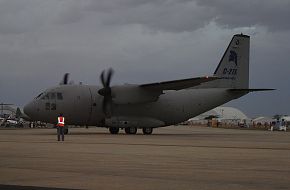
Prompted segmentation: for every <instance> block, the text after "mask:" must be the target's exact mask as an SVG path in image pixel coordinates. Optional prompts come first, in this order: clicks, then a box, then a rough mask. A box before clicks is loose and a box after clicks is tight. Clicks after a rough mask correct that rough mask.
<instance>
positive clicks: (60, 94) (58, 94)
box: [56, 92, 63, 100]
mask: <svg viewBox="0 0 290 190" xmlns="http://www.w3.org/2000/svg"><path fill="white" fill-rule="evenodd" d="M56 95H57V99H58V100H62V99H63V97H62V93H60V92H58V93H56Z"/></svg>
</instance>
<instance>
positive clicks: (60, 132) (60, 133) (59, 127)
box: [56, 114, 64, 141]
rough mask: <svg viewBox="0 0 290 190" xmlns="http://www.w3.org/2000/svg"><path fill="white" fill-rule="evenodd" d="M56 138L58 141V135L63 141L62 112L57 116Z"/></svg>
mask: <svg viewBox="0 0 290 190" xmlns="http://www.w3.org/2000/svg"><path fill="white" fill-rule="evenodd" d="M56 128H57V140H58V141H60V136H61V140H62V141H64V117H63V115H62V114H59V116H58V117H57V125H56Z"/></svg>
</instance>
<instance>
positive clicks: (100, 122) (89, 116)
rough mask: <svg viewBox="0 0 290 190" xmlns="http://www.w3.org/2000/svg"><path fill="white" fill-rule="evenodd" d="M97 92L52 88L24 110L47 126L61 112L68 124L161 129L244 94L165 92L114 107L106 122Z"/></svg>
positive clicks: (211, 90)
mask: <svg viewBox="0 0 290 190" xmlns="http://www.w3.org/2000/svg"><path fill="white" fill-rule="evenodd" d="M99 89H100V87H98V86H91V85H60V86H57V87H53V88H50V89H47V90H46V91H45V92H44V93H43V94H42V95H41V96H39V97H37V98H35V99H34V100H33V101H32V102H31V103H29V104H27V105H26V106H25V108H24V111H25V113H26V114H27V115H29V117H30V118H31V119H32V120H38V121H42V122H47V123H56V121H57V116H58V115H59V114H60V113H63V114H64V116H65V118H66V124H69V125H80V126H88V125H89V126H99V127H104V126H107V127H110V126H114V127H126V126H134V125H136V126H135V127H140V128H141V127H147V126H149V127H162V126H168V125H172V124H177V123H180V122H183V121H186V120H188V119H189V118H192V117H195V116H197V115H199V114H201V113H204V112H206V111H208V110H210V109H212V108H215V107H217V106H219V105H222V104H224V103H226V102H228V101H230V100H232V99H236V98H239V97H241V96H243V95H245V94H246V93H245V92H230V91H228V89H226V88H206V89H198V88H188V89H183V90H179V91H174V90H170V91H164V94H162V95H160V96H159V98H158V99H157V101H155V102H149V103H140V104H113V106H112V110H113V112H112V117H111V118H109V119H108V118H105V115H104V114H103V112H102V101H103V97H102V96H101V95H99V93H98V90H99ZM53 93H54V94H57V93H61V96H62V97H61V99H58V98H57V97H56V95H54V96H53V97H54V98H52V97H51V94H53ZM45 97H46V98H45ZM124 124H127V125H124ZM142 125H146V126H142Z"/></svg>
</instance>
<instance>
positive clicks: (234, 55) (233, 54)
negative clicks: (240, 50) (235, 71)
mask: <svg viewBox="0 0 290 190" xmlns="http://www.w3.org/2000/svg"><path fill="white" fill-rule="evenodd" d="M231 61H233V62H235V64H236V66H238V55H237V53H236V52H235V51H233V50H231V51H230V56H229V62H231Z"/></svg>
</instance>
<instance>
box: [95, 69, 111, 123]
mask: <svg viewBox="0 0 290 190" xmlns="http://www.w3.org/2000/svg"><path fill="white" fill-rule="evenodd" d="M113 73H114V71H113V69H112V68H110V69H109V70H108V71H107V72H106V71H105V70H104V71H103V72H102V73H101V75H100V80H101V83H102V85H103V88H102V89H100V90H99V91H98V93H99V94H100V95H101V96H103V97H104V99H103V102H102V110H103V113H104V114H105V116H106V117H107V118H110V117H111V114H112V89H111V87H110V84H111V80H112V76H113Z"/></svg>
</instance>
